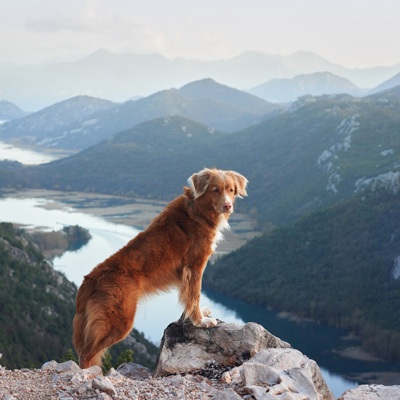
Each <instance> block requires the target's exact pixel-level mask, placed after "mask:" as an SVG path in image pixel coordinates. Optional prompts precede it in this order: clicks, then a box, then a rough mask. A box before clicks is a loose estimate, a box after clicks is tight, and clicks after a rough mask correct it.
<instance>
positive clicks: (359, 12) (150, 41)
mask: <svg viewBox="0 0 400 400" xmlns="http://www.w3.org/2000/svg"><path fill="white" fill-rule="evenodd" d="M399 15H400V2H398V1H396V0H381V1H376V0H374V1H372V0H336V1H335V2H325V1H324V2H322V1H317V0H304V1H294V0H280V1H276V0H275V1H273V0H246V1H240V0H229V1H228V0H203V1H202V2H188V1H184V0H170V1H168V2H165V1H161V0H146V1H140V0H113V1H112V2H111V1H106V0H57V1H50V0H35V1H33V0H2V1H1V4H0V37H1V38H2V40H1V41H0V64H5V63H19V64H23V63H30V64H31V63H41V62H49V61H51V62H53V61H66V60H68V61H73V60H76V59H78V58H80V57H83V56H85V55H88V54H90V53H93V52H94V51H96V50H97V49H99V48H104V49H107V50H110V51H112V52H115V53H123V52H132V53H146V54H148V53H159V54H162V55H164V56H166V57H168V58H171V59H172V58H176V57H183V58H192V59H200V60H210V59H220V58H230V57H234V56H236V55H238V54H241V53H243V52H245V51H262V52H265V53H269V54H282V55H288V54H291V53H294V52H296V51H298V50H304V51H312V52H315V53H318V54H319V55H320V56H322V57H324V58H326V59H328V60H330V61H332V62H335V63H338V64H341V65H343V66H346V67H349V68H356V67H357V68H366V67H372V66H377V65H385V66H388V65H393V64H396V63H399V62H400V54H399V49H400V24H399V21H398V17H399Z"/></svg>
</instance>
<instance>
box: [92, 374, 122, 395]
mask: <svg viewBox="0 0 400 400" xmlns="http://www.w3.org/2000/svg"><path fill="white" fill-rule="evenodd" d="M92 387H93V389H99V390H100V391H101V392H104V393H107V394H109V395H111V396H115V395H116V394H117V392H116V390H115V388H114V385H113V384H112V383H111V381H110V380H109V379H108V378H107V377H105V376H96V378H94V379H93V381H92Z"/></svg>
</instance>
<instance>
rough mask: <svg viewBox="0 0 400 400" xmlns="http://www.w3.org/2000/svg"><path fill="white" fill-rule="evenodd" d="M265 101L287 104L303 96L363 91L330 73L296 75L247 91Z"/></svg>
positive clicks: (355, 94) (359, 93)
mask: <svg viewBox="0 0 400 400" xmlns="http://www.w3.org/2000/svg"><path fill="white" fill-rule="evenodd" d="M249 92H250V93H252V94H254V95H256V96H258V97H261V98H262V99H265V100H267V101H272V102H280V103H288V102H292V101H295V100H296V99H297V98H298V97H301V96H304V95H312V96H319V95H323V94H338V93H347V94H351V95H353V96H360V95H361V94H362V93H363V92H364V91H362V90H361V89H360V88H359V87H357V86H356V85H354V84H353V83H352V82H350V81H349V80H348V79H345V78H341V77H339V76H337V75H334V74H332V73H330V72H314V73H313V74H307V75H297V76H295V77H294V78H292V79H272V80H270V81H268V82H266V83H263V84H262V85H258V86H256V87H254V88H252V89H250V90H249Z"/></svg>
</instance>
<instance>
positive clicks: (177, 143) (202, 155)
mask: <svg viewBox="0 0 400 400" xmlns="http://www.w3.org/2000/svg"><path fill="white" fill-rule="evenodd" d="M229 136H230V134H227V133H222V132H219V131H216V130H215V129H211V128H209V127H206V126H204V125H201V124H198V123H196V122H194V121H190V120H187V119H184V118H182V117H176V116H173V117H165V118H159V119H156V120H152V121H148V122H144V123H142V124H140V125H138V126H136V127H134V128H131V129H129V130H126V131H123V132H120V133H118V134H116V135H114V136H112V137H110V138H108V139H106V140H104V141H102V142H101V143H99V144H97V145H96V146H93V147H90V148H88V149H86V150H84V151H82V152H80V153H78V154H76V155H74V156H71V157H68V158H65V159H60V160H58V161H56V162H54V163H50V164H44V165H41V166H38V167H37V168H32V169H24V170H23V171H22V172H21V175H23V177H24V179H27V180H28V181H32V182H33V181H35V180H36V184H37V185H39V186H42V187H53V188H57V189H61V190H64V189H66V190H69V189H73V190H79V191H85V192H87V191H89V192H90V191H93V192H102V191H103V192H107V193H114V194H123V195H128V196H141V197H147V196H149V194H150V193H152V194H153V195H154V197H155V198H161V199H166V198H171V197H172V196H176V195H179V194H180V193H181V192H182V187H183V185H184V184H186V181H187V178H188V177H189V176H190V175H191V174H192V173H193V172H194V171H193V170H192V168H193V167H194V168H195V169H197V170H200V169H202V168H203V167H204V163H205V162H206V161H207V156H206V154H207V152H212V150H213V148H214V147H215V146H217V145H219V143H218V139H219V138H224V140H226V138H227V137H229ZM67 171H68V172H67ZM3 173H4V174H6V173H10V171H4V172H3ZM0 176H1V174H0ZM3 179H6V178H5V177H3ZM4 183H5V182H4V181H2V178H1V177H0V185H2V184H4Z"/></svg>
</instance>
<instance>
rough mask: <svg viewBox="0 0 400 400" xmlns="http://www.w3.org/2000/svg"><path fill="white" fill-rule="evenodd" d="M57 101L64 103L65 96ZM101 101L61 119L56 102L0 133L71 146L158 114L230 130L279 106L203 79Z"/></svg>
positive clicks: (81, 145) (41, 143)
mask: <svg viewBox="0 0 400 400" xmlns="http://www.w3.org/2000/svg"><path fill="white" fill-rule="evenodd" d="M63 104H64V105H70V104H71V100H70V101H67V102H63V103H61V105H63ZM106 105H107V107H104V108H103V109H102V110H101V111H99V110H97V112H91V113H89V112H85V113H82V115H79V114H76V115H73V116H71V115H65V118H63V119H61V118H60V104H59V105H56V106H54V107H49V108H47V109H45V110H43V111H40V112H38V113H35V114H33V115H31V116H29V117H27V118H29V119H23V120H20V121H19V122H15V123H11V122H10V123H8V124H4V126H2V127H0V138H10V137H20V135H21V134H23V135H25V136H28V135H27V134H26V132H29V140H30V142H29V143H34V144H36V145H39V146H46V147H51V148H62V149H69V150H76V149H83V148H87V147H90V146H93V145H95V144H96V143H98V142H100V141H101V140H103V139H106V138H108V137H110V136H112V135H113V134H115V133H118V132H121V131H123V130H125V129H129V128H132V127H134V126H136V125H138V124H140V123H142V122H144V121H148V120H152V119H155V118H160V117H167V116H171V115H180V116H182V117H186V118H189V119H191V120H193V121H197V122H200V123H203V124H206V125H208V126H209V127H211V128H214V129H219V130H223V131H234V130H239V129H243V128H244V127H247V126H250V125H254V124H256V123H258V122H260V121H262V120H263V119H267V118H269V117H272V116H274V115H276V114H278V113H279V112H280V111H281V107H280V106H277V105H273V104H270V103H268V102H266V101H265V100H262V99H259V98H257V97H255V96H253V95H250V94H248V93H245V92H240V91H239V90H235V89H232V88H229V87H227V86H224V85H221V84H218V83H217V82H215V81H212V80H208V79H206V80H203V81H200V82H194V83H192V84H189V85H186V86H184V87H183V88H181V89H179V90H176V89H172V90H164V91H161V92H158V93H156V94H154V95H151V96H149V97H146V98H142V99H138V100H135V101H128V102H125V103H123V104H120V105H115V104H114V103H106ZM78 110H80V109H79V108H78ZM81 111H83V109H82V110H81ZM93 111H96V110H93ZM35 135H36V136H35Z"/></svg>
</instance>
